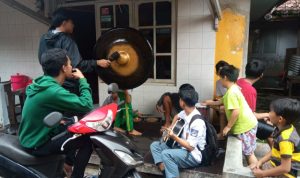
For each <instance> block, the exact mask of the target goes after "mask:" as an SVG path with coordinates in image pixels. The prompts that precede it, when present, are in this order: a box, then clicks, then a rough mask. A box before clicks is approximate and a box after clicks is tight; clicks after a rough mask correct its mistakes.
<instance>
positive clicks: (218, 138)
mask: <svg viewBox="0 0 300 178" xmlns="http://www.w3.org/2000/svg"><path fill="white" fill-rule="evenodd" d="M217 140H225V137H224V136H223V134H222V133H218V134H217Z"/></svg>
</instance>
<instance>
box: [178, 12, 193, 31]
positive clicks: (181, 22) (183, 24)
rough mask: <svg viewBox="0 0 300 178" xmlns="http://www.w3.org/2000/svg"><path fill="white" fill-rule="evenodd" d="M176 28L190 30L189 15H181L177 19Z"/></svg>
mask: <svg viewBox="0 0 300 178" xmlns="http://www.w3.org/2000/svg"><path fill="white" fill-rule="evenodd" d="M177 27H178V28H177V30H178V32H189V31H190V17H188V16H183V17H178V19H177Z"/></svg>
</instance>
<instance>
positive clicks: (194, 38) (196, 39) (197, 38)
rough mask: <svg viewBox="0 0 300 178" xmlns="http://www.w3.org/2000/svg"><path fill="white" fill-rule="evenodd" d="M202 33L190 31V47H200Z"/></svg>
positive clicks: (202, 41)
mask: <svg viewBox="0 0 300 178" xmlns="http://www.w3.org/2000/svg"><path fill="white" fill-rule="evenodd" d="M202 43H204V40H203V39H202V33H190V48H197V49H199V48H202Z"/></svg>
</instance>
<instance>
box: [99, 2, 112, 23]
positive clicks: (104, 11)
mask: <svg viewBox="0 0 300 178" xmlns="http://www.w3.org/2000/svg"><path fill="white" fill-rule="evenodd" d="M113 14H114V12H113V6H103V7H101V8H100V22H101V28H113V27H114V15H113Z"/></svg>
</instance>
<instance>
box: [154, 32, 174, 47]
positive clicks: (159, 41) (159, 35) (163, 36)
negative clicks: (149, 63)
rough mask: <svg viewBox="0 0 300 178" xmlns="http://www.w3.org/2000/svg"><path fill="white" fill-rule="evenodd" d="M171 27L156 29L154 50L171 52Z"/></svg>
mask: <svg viewBox="0 0 300 178" xmlns="http://www.w3.org/2000/svg"><path fill="white" fill-rule="evenodd" d="M171 43H172V39H171V28H159V29H156V52H157V53H171Z"/></svg>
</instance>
